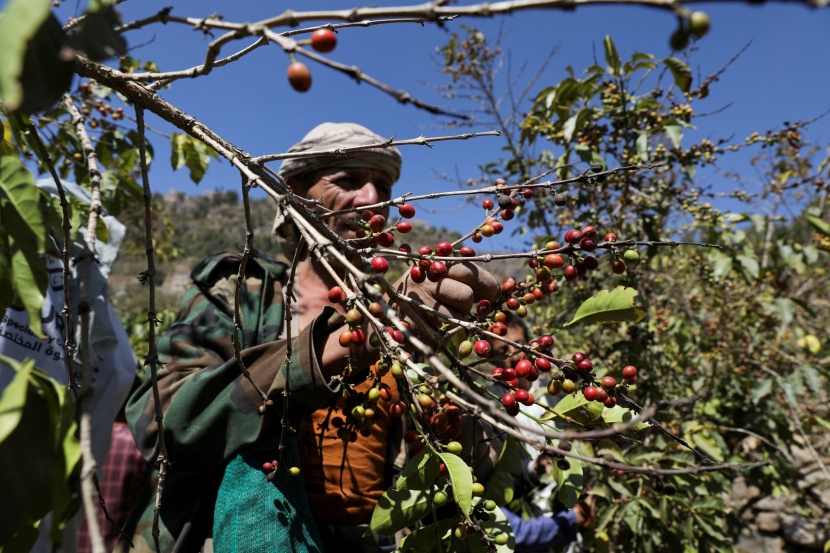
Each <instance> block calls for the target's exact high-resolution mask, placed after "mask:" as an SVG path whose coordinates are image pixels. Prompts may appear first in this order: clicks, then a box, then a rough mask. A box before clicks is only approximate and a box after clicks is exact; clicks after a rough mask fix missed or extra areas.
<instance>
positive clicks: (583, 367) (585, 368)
mask: <svg viewBox="0 0 830 553" xmlns="http://www.w3.org/2000/svg"><path fill="white" fill-rule="evenodd" d="M576 368H577V369H578V370H580V371H582V372H586V373H587V372H591V369H593V368H594V363H593V362H592V361H591V360H590V359H583V360H582V361H580V362H579V363H577V364H576Z"/></svg>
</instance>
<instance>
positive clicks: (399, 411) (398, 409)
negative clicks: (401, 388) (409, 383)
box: [389, 401, 406, 418]
mask: <svg viewBox="0 0 830 553" xmlns="http://www.w3.org/2000/svg"><path fill="white" fill-rule="evenodd" d="M405 410H406V404H405V403H404V402H403V401H395V402H393V403H392V404H391V405H390V406H389V414H390V415H392V416H393V417H395V418H398V417H401V416H403V413H404V411H405Z"/></svg>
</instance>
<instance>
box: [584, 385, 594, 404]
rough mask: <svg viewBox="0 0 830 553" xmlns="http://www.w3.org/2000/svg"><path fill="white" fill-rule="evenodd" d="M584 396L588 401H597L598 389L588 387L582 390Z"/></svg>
mask: <svg viewBox="0 0 830 553" xmlns="http://www.w3.org/2000/svg"><path fill="white" fill-rule="evenodd" d="M582 394H583V395H584V396H585V399H587V400H588V401H595V400H596V399H597V389H596V388H595V387H593V386H586V387H585V389H584V390H582Z"/></svg>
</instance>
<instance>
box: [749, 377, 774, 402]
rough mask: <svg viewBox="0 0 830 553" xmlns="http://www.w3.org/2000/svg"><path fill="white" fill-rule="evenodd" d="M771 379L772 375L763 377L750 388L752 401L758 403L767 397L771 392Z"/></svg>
mask: <svg viewBox="0 0 830 553" xmlns="http://www.w3.org/2000/svg"><path fill="white" fill-rule="evenodd" d="M772 385H773V380H772V377H768V378H765V379H763V380H762V381H761V382H759V383H758V385H757V386H755V388H754V389H753V390H752V403H753V404H755V405H758V402H759V401H761V400H762V399H764V398H765V397H767V396H768V395H769V394H770V392H772Z"/></svg>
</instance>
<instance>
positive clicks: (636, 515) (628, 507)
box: [622, 501, 643, 534]
mask: <svg viewBox="0 0 830 553" xmlns="http://www.w3.org/2000/svg"><path fill="white" fill-rule="evenodd" d="M642 512H643V508H642V505H640V504H639V503H637V502H635V501H630V502H628V503H626V504H625V507H623V512H622V519H623V521H625V524H626V525H627V526H628V528H629V529H630V530H631V531H632V532H633V533H634V534H639V532H638V530H637V527H638V526H639V524H640V518H641V516H642Z"/></svg>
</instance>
